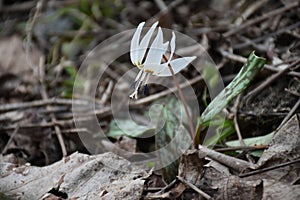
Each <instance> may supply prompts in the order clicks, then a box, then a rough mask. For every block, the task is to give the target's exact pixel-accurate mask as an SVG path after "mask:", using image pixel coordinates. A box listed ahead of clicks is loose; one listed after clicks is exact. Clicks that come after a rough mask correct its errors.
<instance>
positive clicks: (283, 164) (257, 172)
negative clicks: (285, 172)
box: [239, 158, 300, 178]
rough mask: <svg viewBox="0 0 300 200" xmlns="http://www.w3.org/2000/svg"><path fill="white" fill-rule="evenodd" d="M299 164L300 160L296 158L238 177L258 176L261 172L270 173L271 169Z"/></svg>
mask: <svg viewBox="0 0 300 200" xmlns="http://www.w3.org/2000/svg"><path fill="white" fill-rule="evenodd" d="M299 162H300V158H297V159H296V160H292V161H288V162H285V163H280V164H278V165H275V166H271V167H266V168H263V169H258V170H255V171H251V172H246V173H243V174H240V175H239V177H240V178H243V177H247V176H253V175H255V174H260V173H263V172H267V171H270V170H273V169H277V168H280V167H285V166H288V165H292V164H295V163H299Z"/></svg>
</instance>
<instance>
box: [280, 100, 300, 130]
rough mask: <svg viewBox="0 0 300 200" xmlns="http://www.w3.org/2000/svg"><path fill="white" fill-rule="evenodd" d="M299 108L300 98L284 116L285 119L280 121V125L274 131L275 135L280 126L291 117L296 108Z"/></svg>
mask: <svg viewBox="0 0 300 200" xmlns="http://www.w3.org/2000/svg"><path fill="white" fill-rule="evenodd" d="M299 106H300V98H299V99H298V101H297V103H296V104H295V105H294V106H293V108H292V109H291V110H290V112H289V113H288V114H287V115H286V116H285V118H284V119H283V120H282V122H281V124H280V125H279V126H278V128H277V129H276V131H275V133H276V132H277V131H278V130H279V129H281V128H282V126H283V125H284V124H285V123H286V122H287V121H288V120H289V119H290V118H291V117H292V115H293V114H294V112H295V111H296V110H297V108H298V107H299Z"/></svg>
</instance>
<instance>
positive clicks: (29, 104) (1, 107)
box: [0, 98, 102, 112]
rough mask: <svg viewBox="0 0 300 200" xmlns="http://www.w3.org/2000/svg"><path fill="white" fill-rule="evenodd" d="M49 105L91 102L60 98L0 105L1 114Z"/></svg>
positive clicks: (88, 103) (86, 103)
mask: <svg viewBox="0 0 300 200" xmlns="http://www.w3.org/2000/svg"><path fill="white" fill-rule="evenodd" d="M47 105H67V106H72V105H78V106H90V105H91V101H86V100H81V99H73V100H72V99H60V98H51V99H43V100H35V101H31V102H20V103H9V104H3V105H0V112H7V111H11V110H19V109H28V108H32V107H41V106H47ZM96 107H98V108H99V107H102V106H101V105H98V106H97V104H96Z"/></svg>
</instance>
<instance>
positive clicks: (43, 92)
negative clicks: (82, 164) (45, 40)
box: [39, 57, 67, 157]
mask: <svg viewBox="0 0 300 200" xmlns="http://www.w3.org/2000/svg"><path fill="white" fill-rule="evenodd" d="M44 61H45V59H44V57H41V59H40V64H39V67H40V73H39V74H40V80H39V81H40V87H41V96H42V97H43V99H49V97H48V94H47V91H46V87H45V70H44ZM46 109H47V110H49V109H50V110H51V106H49V105H47V106H46ZM50 117H51V121H52V123H54V124H56V123H57V120H56V117H55V115H54V114H53V113H50ZM54 130H55V133H56V136H57V139H58V142H59V144H60V147H61V151H62V155H63V157H65V156H67V149H66V146H65V143H64V139H63V136H62V133H61V130H60V127H59V126H57V125H55V126H54Z"/></svg>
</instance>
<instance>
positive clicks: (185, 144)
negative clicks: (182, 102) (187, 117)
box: [155, 100, 192, 183]
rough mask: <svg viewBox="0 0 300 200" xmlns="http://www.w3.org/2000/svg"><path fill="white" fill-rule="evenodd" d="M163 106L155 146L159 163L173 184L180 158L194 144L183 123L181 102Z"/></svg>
mask: <svg viewBox="0 0 300 200" xmlns="http://www.w3.org/2000/svg"><path fill="white" fill-rule="evenodd" d="M168 102H169V103H168V104H166V105H165V106H163V108H162V110H161V115H160V120H159V123H158V126H157V128H156V129H157V132H156V135H155V141H156V142H155V144H156V149H157V152H158V157H159V162H160V165H161V167H163V168H162V172H163V178H164V180H165V181H166V182H168V183H169V182H171V181H172V180H173V179H174V178H175V177H176V175H177V171H178V164H179V158H180V156H181V155H182V153H183V152H184V151H185V150H186V149H188V148H189V147H190V145H191V143H192V140H191V138H190V135H189V132H188V131H187V130H186V128H185V127H184V126H183V125H182V123H181V121H182V120H181V117H180V116H181V115H182V113H181V112H180V109H178V108H180V106H179V105H178V104H179V102H178V101H176V100H169V101H168Z"/></svg>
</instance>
